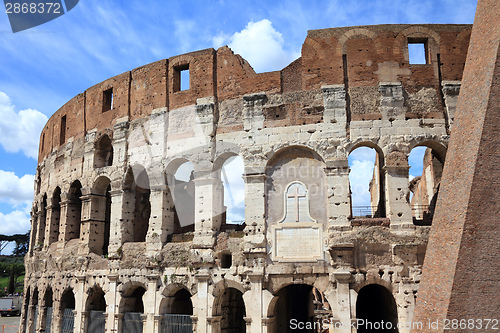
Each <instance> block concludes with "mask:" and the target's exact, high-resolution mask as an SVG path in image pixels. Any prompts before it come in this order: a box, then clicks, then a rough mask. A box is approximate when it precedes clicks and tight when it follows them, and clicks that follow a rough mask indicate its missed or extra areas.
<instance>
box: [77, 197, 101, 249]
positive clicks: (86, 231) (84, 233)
mask: <svg viewBox="0 0 500 333" xmlns="http://www.w3.org/2000/svg"><path fill="white" fill-rule="evenodd" d="M85 190H86V191H85V192H87V193H85V194H84V195H83V196H82V224H81V238H82V241H81V243H80V246H79V254H81V255H85V254H89V253H95V254H98V255H102V254H103V246H104V228H105V220H106V196H103V195H98V194H92V193H90V189H85Z"/></svg>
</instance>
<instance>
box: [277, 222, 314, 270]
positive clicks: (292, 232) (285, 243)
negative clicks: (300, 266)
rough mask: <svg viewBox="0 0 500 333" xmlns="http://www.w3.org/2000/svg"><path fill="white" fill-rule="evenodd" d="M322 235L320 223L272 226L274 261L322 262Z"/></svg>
mask: <svg viewBox="0 0 500 333" xmlns="http://www.w3.org/2000/svg"><path fill="white" fill-rule="evenodd" d="M322 234H323V226H322V225H321V224H319V223H300V224H299V223H293V224H292V223H280V224H279V225H274V226H272V236H273V237H272V238H273V247H272V257H273V260H275V261H317V260H322V259H323V249H322V248H323V246H322Z"/></svg>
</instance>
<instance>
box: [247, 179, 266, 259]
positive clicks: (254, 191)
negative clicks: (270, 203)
mask: <svg viewBox="0 0 500 333" xmlns="http://www.w3.org/2000/svg"><path fill="white" fill-rule="evenodd" d="M243 179H244V180H245V223H246V227H245V237H244V241H245V245H244V251H245V255H246V257H247V261H248V262H249V263H253V264H252V265H258V264H259V263H262V262H263V261H264V260H265V258H266V257H267V241H266V220H265V214H266V209H265V207H266V198H265V191H266V175H265V174H264V173H246V174H245V175H243Z"/></svg>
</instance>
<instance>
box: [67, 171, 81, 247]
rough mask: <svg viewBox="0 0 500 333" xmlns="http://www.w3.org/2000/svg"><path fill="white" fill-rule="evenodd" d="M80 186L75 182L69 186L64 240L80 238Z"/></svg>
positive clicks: (78, 182)
mask: <svg viewBox="0 0 500 333" xmlns="http://www.w3.org/2000/svg"><path fill="white" fill-rule="evenodd" d="M81 197H82V184H81V183H80V181H78V180H76V181H75V182H73V184H71V187H70V189H69V192H68V199H69V201H70V203H69V204H68V218H67V224H68V225H67V228H66V230H67V235H66V240H70V239H76V238H80V224H81V221H82V199H80V198H81Z"/></svg>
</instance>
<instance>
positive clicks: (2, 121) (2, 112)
mask: <svg viewBox="0 0 500 333" xmlns="http://www.w3.org/2000/svg"><path fill="white" fill-rule="evenodd" d="M47 119H48V118H47V116H46V115H44V114H43V113H41V112H39V111H37V110H33V109H26V110H21V111H19V113H16V111H15V106H14V105H12V104H11V101H10V98H9V96H7V94H5V93H4V92H2V91H0V133H2V134H1V135H0V144H1V145H2V147H3V148H4V149H5V150H6V151H7V152H10V153H17V152H19V151H22V152H23V153H24V155H26V156H27V157H31V158H34V159H36V158H37V156H38V142H39V139H40V133H41V131H42V129H43V126H44V125H45V123H46V122H47Z"/></svg>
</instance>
